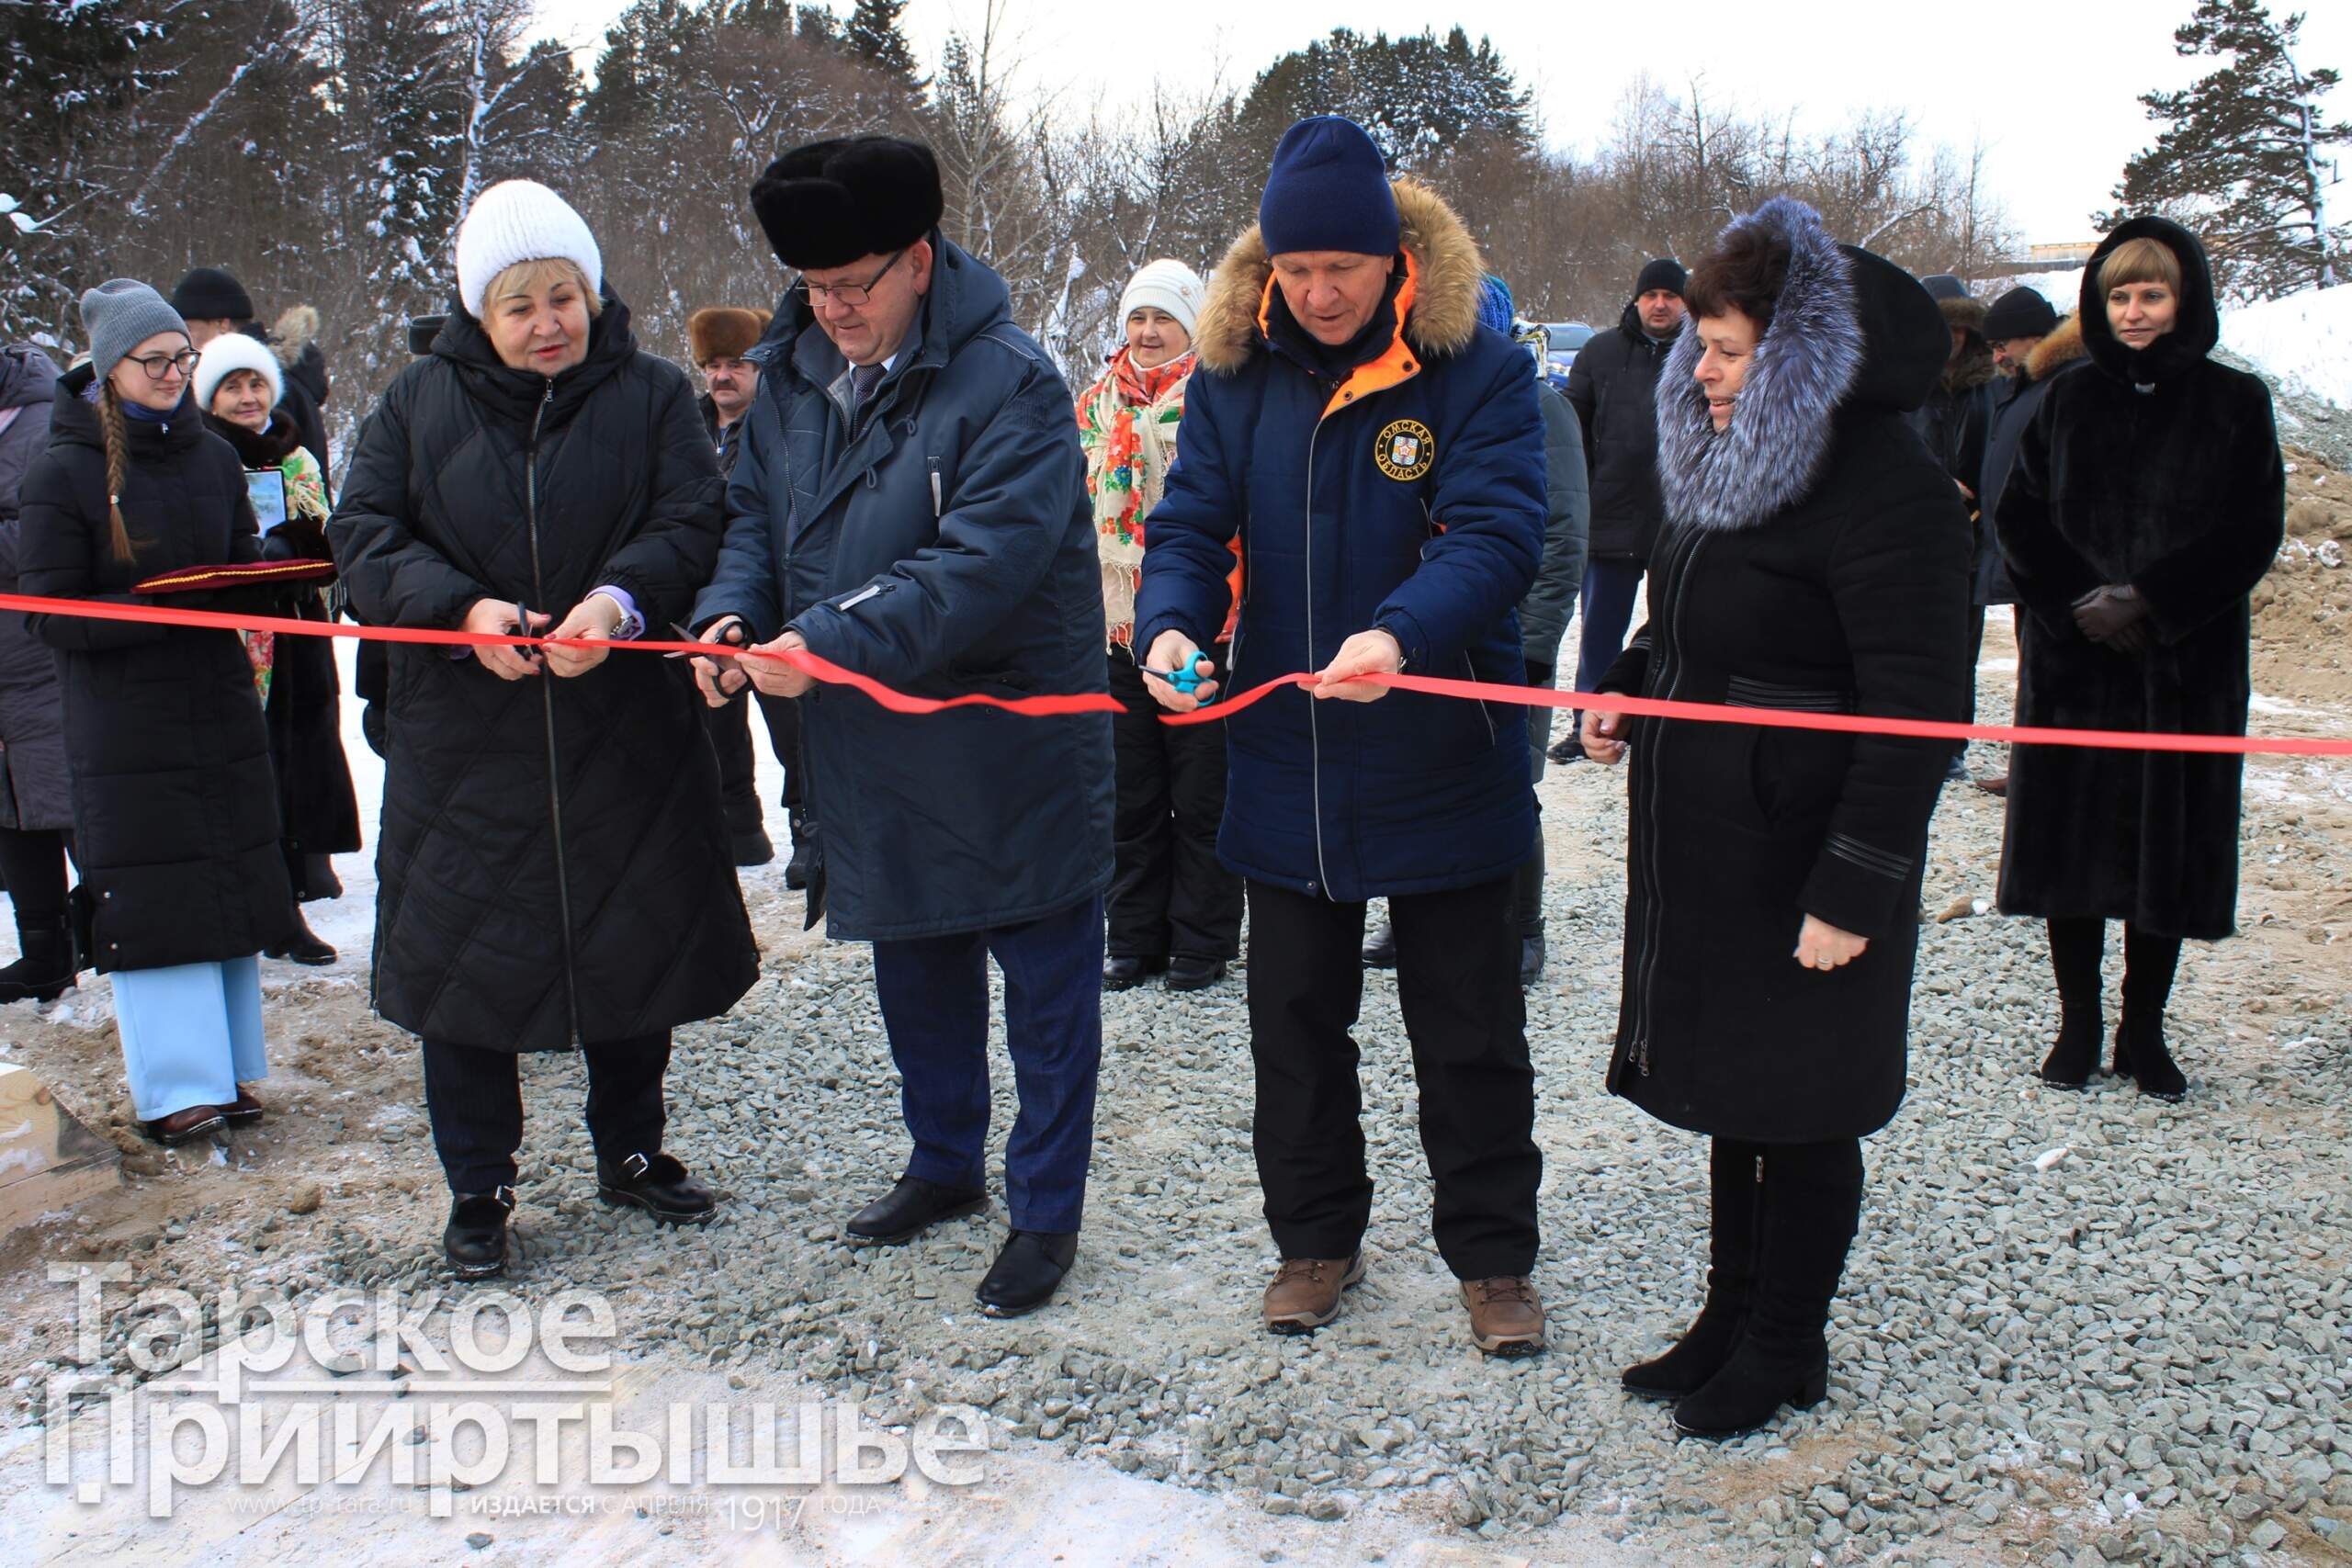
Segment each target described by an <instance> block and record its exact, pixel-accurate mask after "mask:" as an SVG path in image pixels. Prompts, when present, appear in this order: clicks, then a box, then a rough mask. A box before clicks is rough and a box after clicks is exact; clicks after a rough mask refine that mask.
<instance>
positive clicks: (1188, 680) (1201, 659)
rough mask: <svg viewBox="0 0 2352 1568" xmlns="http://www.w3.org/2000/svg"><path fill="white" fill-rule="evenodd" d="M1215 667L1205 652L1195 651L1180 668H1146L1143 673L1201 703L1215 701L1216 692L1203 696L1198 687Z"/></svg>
mask: <svg viewBox="0 0 2352 1568" xmlns="http://www.w3.org/2000/svg"><path fill="white" fill-rule="evenodd" d="M1215 668H1216V666H1215V665H1214V664H1212V663H1211V662H1210V661H1209V656H1208V655H1207V654H1205V653H1195V654H1194V655H1193V657H1192V660H1190V662H1188V663H1186V664H1185V666H1184V667H1183V668H1182V669H1181V670H1146V671H1144V673H1145V674H1147V675H1149V676H1151V677H1152V678H1153V679H1154V680H1159V681H1165V682H1168V683H1169V684H1170V685H1171V686H1173V687H1175V688H1176V689H1177V690H1178V691H1180V692H1182V693H1183V694H1185V695H1186V696H1188V697H1193V698H1194V699H1195V700H1197V701H1200V702H1203V703H1213V702H1215V701H1216V693H1215V692H1211V693H1210V694H1208V695H1207V696H1205V697H1204V696H1201V695H1200V689H1201V682H1204V681H1206V680H1208V679H1209V678H1210V671H1212V670H1214V669H1215Z"/></svg>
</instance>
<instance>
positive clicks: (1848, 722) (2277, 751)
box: [0, 593, 2352, 757]
mask: <svg viewBox="0 0 2352 1568" xmlns="http://www.w3.org/2000/svg"><path fill="white" fill-rule="evenodd" d="M0 610H19V611H23V612H26V613H28V614H31V615H76V616H80V617H82V618H84V619H85V620H97V621H134V622H140V623H142V624H145V625H150V626H215V627H219V628H220V629H221V630H223V631H267V632H281V633H285V634H288V635H289V636H294V637H349V638H351V639H353V640H354V641H357V642H394V643H413V644H425V645H429V646H435V647H441V648H603V649H610V650H612V651H616V652H629V651H636V652H639V653H691V654H697V655H701V656H703V657H706V658H713V659H766V660H775V662H777V663H781V664H789V665H791V666H792V667H793V668H794V669H796V670H798V671H801V672H802V673H804V674H806V675H809V676H810V677H811V678H813V679H815V680H819V681H822V682H826V683H827V684H829V685H837V686H849V687H852V688H854V690H857V691H859V692H863V693H864V694H865V695H867V696H869V697H871V698H873V699H874V701H875V702H876V704H877V705H880V706H882V707H884V708H887V709H888V710H889V711H890V712H892V713H904V714H933V713H944V712H945V711H946V710H948V709H949V708H966V707H981V708H1001V709H1002V710H1003V711H1005V712H1007V713H1015V714H1022V715H1025V716H1030V717H1038V718H1043V717H1052V716H1058V715H1063V714H1081V713H1118V712H1121V711H1123V709H1122V707H1121V705H1120V703H1119V701H1118V699H1116V698H1115V697H1113V696H1112V695H1111V694H1109V693H1107V692H1081V693H1075V694H1069V695H1066V696H1038V697H992V696H987V695H983V694H979V693H977V692H976V693H971V694H967V695H964V696H960V697H944V698H942V697H916V696H910V695H908V694H906V693H904V692H899V691H895V690H893V689H892V688H890V687H888V686H886V685H884V684H883V683H882V682H879V681H876V680H875V679H874V678H873V677H872V676H870V675H861V674H859V673H858V672H857V671H854V670H844V669H842V667H841V666H840V665H838V664H835V663H833V662H832V661H831V660H828V659H822V658H820V657H819V656H818V655H816V654H814V653H811V652H809V651H808V650H807V649H794V650H791V651H788V652H777V653H770V652H765V651H763V650H761V649H752V648H734V647H729V646H728V645H727V644H724V643H709V642H656V641H652V640H650V639H640V640H639V641H635V642H604V641H601V640H597V639H593V638H581V637H524V636H519V635H515V634H512V633H509V634H503V635H502V634H499V633H494V632H465V631H441V630H436V629H432V628H427V627H424V626H350V625H346V624H345V623H343V622H339V621H338V622H328V621H301V620H295V619H292V618H290V617H287V616H280V615H242V614H229V613H223V612H220V611H215V610H178V609H173V610H166V609H163V608H160V607H158V606H155V605H152V604H111V603H107V602H105V601H100V600H91V599H41V598H36V597H33V596H31V595H29V594H23V593H0ZM1318 680H1319V677H1317V676H1316V675H1313V674H1297V675H1284V676H1282V677H1280V678H1278V679H1276V680H1272V681H1268V682H1264V683H1263V684H1262V685H1257V686H1252V687H1250V689H1249V690H1247V691H1244V692H1239V693H1236V694H1233V695H1232V696H1229V697H1224V698H1221V699H1220V700H1219V701H1217V702H1216V703H1213V704H1211V705H1208V706H1207V707H1204V708H1198V709H1195V710H1194V711H1193V712H1191V713H1183V714H1176V713H1164V714H1161V715H1160V716H1159V721H1160V722H1161V723H1162V724H1169V725H1187V724H1212V723H1215V722H1216V721H1217V720H1219V719H1221V718H1225V717H1227V716H1230V715H1232V714H1236V713H1238V712H1240V711H1241V710H1242V709H1243V708H1246V707H1250V706H1251V705H1255V704H1257V703H1260V702H1262V701H1264V700H1265V699H1266V698H1267V697H1269V696H1271V695H1272V694H1274V693H1275V692H1278V691H1280V690H1282V689H1283V687H1285V686H1300V687H1312V686H1314V685H1316V684H1317V681H1318ZM1358 680H1359V681H1360V682H1362V683H1363V684H1366V685H1378V686H1389V687H1393V688H1395V689H1396V690H1397V691H1403V692H1422V693H1426V694H1429V695H1430V696H1438V697H1457V698H1465V699H1471V700H1476V701H1481V702H1490V703H1514V704H1517V705H1520V706H1521V707H1543V708H1582V709H1589V710H1590V711H1592V712H1596V713H1619V714H1630V715H1633V716H1636V717H1640V718H1685V719H1695V720H1697V721H1699V722H1701V723H1703V724H1752V725H1757V726H1759V727H1761V728H1768V729H1814V730H1828V731H1834V732H1838V733H1841V734H1848V735H1907V736H1917V737H1920V738H1922V739H1930V740H2003V741H2007V742H2010V743H2011V744H2014V745H2027V746H2084V747H2092V748H2096V749H2099V750H2113V751H2188V752H2201V753H2208V754H2221V755H2225V756H2226V755H2237V756H2280V757H2352V739H2341V740H2329V739H2306V738H2303V737H2300V736H2244V735H2173V734H2165V733H2157V732H2149V731H2143V730H2119V729H2052V728H2027V727H2022V726H2016V725H2006V724H1950V723H1945V722H1942V721H1939V720H1936V719H1922V718H1883V717H1879V716H1875V715H1864V714H1843V713H1803V712H1797V711H1794V710H1792V709H1787V708H1753V707H1730V706H1726V705H1720V704H1715V703H1685V702H1668V701H1665V700H1663V699H1661V698H1657V697H1628V696H1621V695H1619V694H1615V693H1611V692H1561V691H1555V690H1553V689H1552V688H1550V687H1548V686H1507V685H1503V684H1501V683H1500V682H1489V681H1447V680H1439V679H1436V678H1434V677H1431V676H1428V675H1364V676H1360V677H1358Z"/></svg>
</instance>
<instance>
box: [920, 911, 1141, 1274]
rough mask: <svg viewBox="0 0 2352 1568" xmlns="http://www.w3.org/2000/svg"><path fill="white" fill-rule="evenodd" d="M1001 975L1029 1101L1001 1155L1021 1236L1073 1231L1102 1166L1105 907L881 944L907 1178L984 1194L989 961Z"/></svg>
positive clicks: (1007, 1021) (1020, 1088)
mask: <svg viewBox="0 0 2352 1568" xmlns="http://www.w3.org/2000/svg"><path fill="white" fill-rule="evenodd" d="M991 957H993V958H994V959H995V960H996V962H997V967H998V968H1000V969H1001V970H1003V971H1004V1032H1005V1047H1006V1049H1007V1051H1008V1053H1009V1054H1010V1055H1012V1082H1013V1088H1014V1090H1015V1093H1016V1095H1017V1096H1018V1099H1019V1101H1020V1107H1021V1109H1020V1113H1019V1114H1018V1115H1017V1116H1016V1117H1015V1118H1014V1120H1013V1123H1012V1136H1011V1137H1009V1138H1008V1139H1007V1140H1006V1141H1005V1145H1004V1197H1005V1206H1006V1208H1007V1209H1008V1210H1010V1211H1011V1213H1012V1228H1013V1229H1014V1230H1023V1231H1044V1232H1046V1233H1048V1234H1053V1235H1060V1234H1064V1233H1068V1232H1072V1231H1075V1230H1077V1229H1078V1228H1079V1224H1080V1220H1081V1219H1082V1218H1083V1216H1084V1213H1085V1208H1086V1171H1087V1167H1088V1165H1089V1164H1090V1163H1091V1160H1092V1158H1093V1156H1094V1083H1095V1076H1096V1074H1097V1072H1098V1070H1099V1069H1100V1067H1101V1066H1102V1060H1103V900H1102V899H1100V898H1088V899H1086V900H1085V901H1083V902H1081V903H1078V904H1073V905H1071V906H1070V907H1069V908H1067V909H1064V910H1061V911H1059V912H1058V913H1056V914H1051V915H1047V916H1046V917H1045V918H1044V919H1036V920H1031V921H1029V922H1028V923H1027V924H1025V925H1018V926H1004V927H1001V928H998V929H996V930H994V931H966V932H961V933H958V934H956V935H954V936H933V937H917V938H912V939H910V940H906V941H899V942H876V943H875V944H874V990H875V994H876V997H877V998H879V1000H880V1001H881V1004H882V1022H883V1024H884V1026H885V1027H886V1028H888V1031H889V1032H890V1057H891V1060H892V1061H894V1062H896V1063H897V1064H898V1066H899V1106H900V1108H901V1110H902V1111H903V1112H904V1113H905V1116H906V1120H907V1132H908V1133H909V1134H910V1135H911V1136H912V1138H913V1139H914V1153H913V1155H912V1156H911V1157H910V1158H909V1159H908V1161H907V1170H906V1173H907V1174H908V1175H909V1176H915V1177H921V1178H922V1179H923V1180H925V1181H935V1182H938V1183H940V1184H941V1185H942V1186H945V1187H958V1188H964V1189H967V1190H974V1191H977V1190H980V1189H982V1188H983V1187H985V1186H986V1185H987V1158H988V1141H989V959H990V958H991Z"/></svg>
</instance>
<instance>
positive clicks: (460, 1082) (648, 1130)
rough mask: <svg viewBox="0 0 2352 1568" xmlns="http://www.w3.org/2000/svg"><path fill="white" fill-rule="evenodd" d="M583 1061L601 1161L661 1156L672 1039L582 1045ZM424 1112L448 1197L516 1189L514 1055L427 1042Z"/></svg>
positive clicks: (518, 1093) (518, 1091) (519, 1097)
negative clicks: (665, 1084)
mask: <svg viewBox="0 0 2352 1568" xmlns="http://www.w3.org/2000/svg"><path fill="white" fill-rule="evenodd" d="M580 1055H581V1056H582V1058H583V1059H584V1060H585V1061H586V1063H587V1066H588V1136H589V1139H590V1141H592V1142H593V1143H594V1145H596V1157H597V1158H599V1159H606V1160H620V1159H626V1158H627V1157H628V1156H630V1155H633V1154H645V1155H655V1154H660V1153H661V1152H662V1127H663V1125H664V1123H665V1122H666V1120H667V1107H666V1106H665V1105H664V1104H663V1102H662V1078H663V1077H664V1075H666V1074H667V1073H668V1072H669V1070H670V1036H669V1035H668V1034H667V1033H666V1032H665V1033H662V1034H642V1035H639V1036H637V1037H635V1038H634V1039H628V1040H613V1041H607V1042H605V1043H603V1044H601V1045H584V1046H582V1047H581V1051H580ZM424 1106H425V1110H426V1111H427V1113H428V1114H430V1115H431V1117H432V1118H433V1148H434V1152H435V1154H438V1155H439V1156H441V1169H442V1171H443V1172H444V1173H445V1174H446V1175H447V1177H448V1179H449V1190H450V1191H452V1192H488V1191H490V1190H492V1189H493V1188H499V1187H512V1186H513V1185H514V1184H515V1150H517V1149H519V1148H521V1147H522V1146H523V1084H522V1075H521V1066H520V1058H519V1057H517V1055H515V1053H514V1052H512V1051H493V1050H490V1049H487V1048H485V1047H483V1046H480V1045H452V1044H448V1043H446V1042H440V1041H433V1040H427V1041H426V1042H424Z"/></svg>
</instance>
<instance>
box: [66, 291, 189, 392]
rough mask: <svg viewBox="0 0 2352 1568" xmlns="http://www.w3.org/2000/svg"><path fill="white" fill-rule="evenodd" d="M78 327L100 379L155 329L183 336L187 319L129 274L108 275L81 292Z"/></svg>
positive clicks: (185, 334)
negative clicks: (95, 285) (87, 339)
mask: <svg viewBox="0 0 2352 1568" xmlns="http://www.w3.org/2000/svg"><path fill="white" fill-rule="evenodd" d="M82 331H83V333H85V335H86V336H87V337H88V338H89V340H90V363H91V365H92V366H94V367H96V370H97V373H98V377H99V378H100V379H101V380H103V379H104V378H106V377H107V376H109V375H111V374H112V373H113V371H114V367H115V366H116V364H117V363H118V362H119V361H120V360H121V358H122V356H123V355H126V354H129V353H130V351H131V350H132V349H134V348H137V347H138V346H139V345H140V344H142V343H145V342H146V341H147V340H148V339H149V338H151V337H153V336H154V335H155V334H156V333H179V334H180V336H182V337H186V336H187V322H186V321H181V320H180V313H179V312H178V311H177V310H173V309H172V308H171V306H169V305H168V304H166V303H164V297H163V296H162V295H160V294H158V293H156V292H155V291H154V290H153V289H152V288H148V287H147V286H146V285H145V284H143V283H141V282H140V281H139V280H138V279H137V278H133V277H109V278H107V280H106V281H105V282H104V283H101V284H99V285H98V286H97V287H96V288H93V289H91V290H90V291H89V292H88V293H86V294H85V295H83V296H82Z"/></svg>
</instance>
